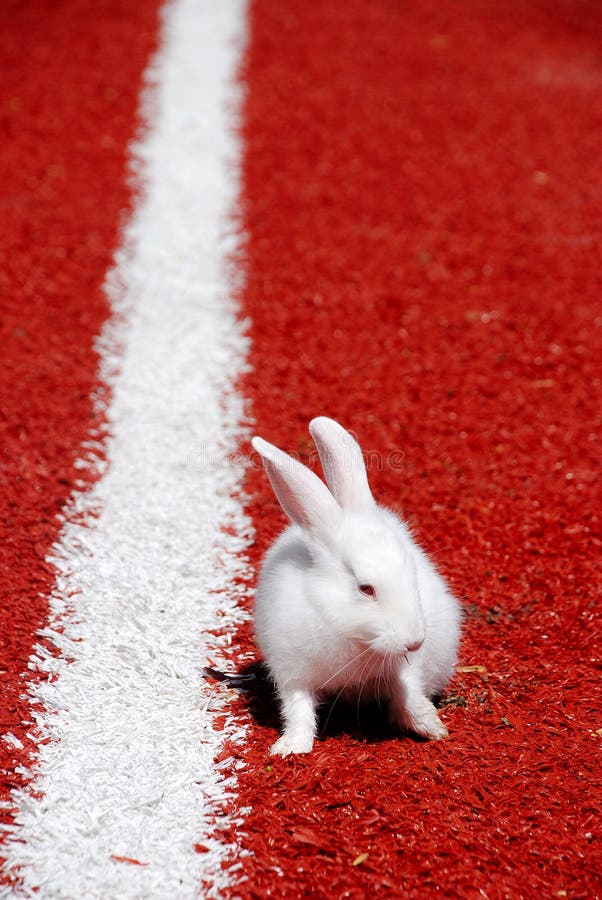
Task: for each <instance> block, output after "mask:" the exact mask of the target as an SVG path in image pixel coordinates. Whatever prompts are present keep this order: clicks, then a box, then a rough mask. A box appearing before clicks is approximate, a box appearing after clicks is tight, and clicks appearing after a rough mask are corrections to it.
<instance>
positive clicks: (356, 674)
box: [252, 416, 461, 756]
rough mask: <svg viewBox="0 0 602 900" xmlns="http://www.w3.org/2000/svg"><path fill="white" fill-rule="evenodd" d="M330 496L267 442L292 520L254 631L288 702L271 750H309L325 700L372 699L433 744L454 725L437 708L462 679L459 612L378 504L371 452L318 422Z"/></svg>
mask: <svg viewBox="0 0 602 900" xmlns="http://www.w3.org/2000/svg"><path fill="white" fill-rule="evenodd" d="M309 430H310V432H311V435H312V437H313V439H314V442H315V444H316V446H317V449H318V453H319V454H320V460H321V462H322V468H323V469H324V474H325V477H326V481H327V483H328V488H330V490H329V489H328V488H327V487H326V485H325V484H324V482H323V481H321V479H320V478H318V476H317V475H315V474H314V473H313V472H312V471H311V470H310V469H308V468H307V467H306V466H304V465H302V464H301V463H300V462H299V461H297V460H295V459H293V458H292V457H290V456H288V455H287V454H286V453H283V452H282V451H281V450H279V449H278V448H277V447H274V446H273V445H272V444H268V443H267V441H264V440H262V439H261V438H259V437H255V438H253V442H252V443H253V447H254V448H255V450H256V451H257V452H258V453H259V454H260V455H261V456H262V458H263V463H264V466H265V470H266V472H267V474H268V477H269V479H270V482H271V484H272V487H273V489H274V492H275V494H276V497H277V498H278V500H279V502H280V505H281V506H282V508H283V510H284V511H285V513H286V514H287V516H288V517H289V518H290V519H291V520H292V522H293V524H292V525H289V527H288V528H286V530H285V531H284V532H283V533H282V534H281V535H280V537H278V539H277V540H276V541H275V543H274V544H273V545H272V547H271V548H270V550H269V551H268V553H267V554H266V557H265V559H264V562H263V565H262V569H261V574H260V578H259V584H258V586H257V592H256V595H255V633H256V637H257V642H258V644H259V647H260V649H261V651H262V653H263V656H264V659H265V662H266V664H267V666H268V668H269V670H270V674H271V676H272V678H273V679H274V682H275V684H276V687H277V690H278V694H279V696H280V700H281V704H282V714H283V718H284V732H283V734H282V736H281V737H280V738H279V740H277V741H276V743H275V744H274V746H273V747H272V749H271V752H272V753H279V754H281V755H283V756H286V755H287V754H289V753H308V752H309V751H310V750H311V749H312V746H313V742H314V738H315V734H316V708H317V705H318V704H319V702H320V700H321V699H322V698H323V697H324V695H327V694H333V693H335V694H338V693H339V692H343V691H345V692H346V693H349V692H352V693H355V694H359V693H361V694H363V695H365V694H366V693H369V692H374V691H376V690H377V689H378V692H379V694H380V695H381V696H382V695H384V696H386V697H388V699H389V709H390V713H389V715H390V720H391V722H392V723H393V724H395V725H396V726H399V727H401V728H403V729H409V730H411V731H414V732H416V733H417V734H420V735H423V736H424V737H427V738H435V739H438V738H443V737H445V736H446V735H447V729H446V728H445V726H444V725H443V724H442V722H441V721H440V719H439V716H438V715H437V711H436V709H435V707H434V705H433V703H432V702H431V699H430V698H432V697H435V696H436V695H437V694H439V693H440V692H441V691H442V690H443V688H444V687H445V685H446V684H447V682H448V681H449V678H450V676H451V674H452V672H453V671H454V667H455V663H456V652H457V646H458V640H459V637H460V623H461V612H460V607H459V604H458V602H457V600H456V599H455V598H454V597H453V596H452V595H451V593H450V592H449V591H448V589H447V587H446V585H445V583H444V582H443V579H442V578H441V577H440V575H439V574H438V573H437V571H436V570H435V568H434V567H433V565H432V564H431V562H430V561H429V559H428V558H427V556H426V555H425V553H424V552H423V551H422V550H421V549H420V548H419V547H418V546H417V545H416V544H415V543H414V541H413V540H412V537H411V535H410V533H409V531H408V528H407V527H406V526H405V525H404V523H403V522H402V521H401V520H400V519H399V518H398V517H397V516H396V515H395V513H393V512H391V511H390V510H388V509H385V508H384V507H382V506H379V505H377V503H376V501H375V500H374V498H373V496H372V494H371V492H370V488H369V486H368V478H367V475H366V468H365V465H364V460H363V457H362V451H361V449H360V447H359V445H358V444H357V443H356V441H355V440H354V439H353V437H352V436H351V435H350V434H349V433H348V432H347V431H345V429H344V428H342V427H341V426H340V425H339V424H338V423H337V422H335V421H334V420H333V419H328V418H326V417H324V416H320V417H319V418H317V419H313V420H312V422H311V423H310V426H309Z"/></svg>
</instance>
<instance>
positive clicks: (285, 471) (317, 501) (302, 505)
mask: <svg viewBox="0 0 602 900" xmlns="http://www.w3.org/2000/svg"><path fill="white" fill-rule="evenodd" d="M251 443H252V445H253V449H254V450H256V451H257V452H258V453H259V454H260V456H261V457H262V459H263V466H264V469H265V470H266V472H267V475H268V478H269V479H270V483H271V485H272V488H273V489H274V493H275V494H276V497H277V498H278V502H279V503H280V506H281V507H282V509H283V510H284V512H285V513H286V514H287V516H288V517H289V519H291V521H292V522H294V523H295V524H296V525H300V526H301V527H302V528H306V529H309V530H310V531H313V532H315V533H317V534H319V535H321V536H322V537H324V538H327V537H328V536H329V535H330V534H332V532H333V531H334V530H335V528H336V527H337V525H338V523H339V521H340V518H341V507H340V506H339V504H338V503H337V501H336V500H335V498H334V497H333V496H332V494H331V493H330V491H329V490H328V488H327V487H326V485H325V484H324V482H323V481H322V480H321V479H320V478H318V476H317V475H316V474H315V472H312V471H311V469H308V468H307V466H304V465H303V464H302V463H300V462H299V460H297V459H294V458H293V457H292V456H289V455H288V454H287V453H283V451H282V450H280V449H279V448H278V447H275V446H274V445H273V444H269V443H268V442H267V441H264V440H263V438H260V437H254V438H253V440H252V441H251Z"/></svg>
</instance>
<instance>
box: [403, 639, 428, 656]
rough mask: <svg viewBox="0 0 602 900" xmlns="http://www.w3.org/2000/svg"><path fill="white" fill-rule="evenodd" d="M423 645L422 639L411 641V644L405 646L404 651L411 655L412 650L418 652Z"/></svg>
mask: <svg viewBox="0 0 602 900" xmlns="http://www.w3.org/2000/svg"><path fill="white" fill-rule="evenodd" d="M423 644H424V639H422V640H420V641H413V642H412V643H411V644H407V645H406V649H407V650H409V651H410V652H411V653H413V652H414V650H420V648H421V647H422V645H423Z"/></svg>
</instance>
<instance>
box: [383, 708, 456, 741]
mask: <svg viewBox="0 0 602 900" xmlns="http://www.w3.org/2000/svg"><path fill="white" fill-rule="evenodd" d="M389 721H390V722H391V724H392V725H395V726H397V727H401V728H402V729H405V730H407V731H413V732H414V733H415V734H419V735H420V736H421V737H425V738H429V740H432V741H440V740H442V739H443V738H446V737H447V735H448V733H449V732H448V730H447V728H446V727H445V725H444V724H443V722H442V721H441V719H440V718H439V716H438V715H437V710H436V709H435V707H434V706H433V704H432V703H431V701H430V700H428V699H427V698H426V697H421V698H420V700H419V701H417V700H415V701H414V703H413V704H412V707H411V708H408V707H405V708H404V709H393V708H392V709H391V711H390V715H389Z"/></svg>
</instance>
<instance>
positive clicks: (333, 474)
mask: <svg viewBox="0 0 602 900" xmlns="http://www.w3.org/2000/svg"><path fill="white" fill-rule="evenodd" d="M309 431H310V433H311V436H312V438H313V439H314V443H315V445H316V447H317V448H318V453H319V454H320V461H321V463H322V468H323V469H324V477H325V478H326V482H327V484H328V487H329V488H330V490H331V491H332V493H333V495H334V496H335V497H336V499H337V501H338V502H339V504H340V505H341V507H342V508H343V509H351V510H357V511H361V510H363V509H370V508H371V507H373V506H374V505H375V502H376V501H375V500H374V497H373V496H372V492H371V491H370V486H369V484H368V475H367V473H366V466H365V464H364V458H363V456H362V450H361V447H360V445H359V444H358V443H357V441H356V440H355V439H354V438H353V436H352V435H350V434H349V432H348V431H345V429H344V428H343V427H342V425H339V423H338V422H335V420H334V419H328V418H327V417H326V416H318V418H317V419H312V420H311V422H310V423H309Z"/></svg>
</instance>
